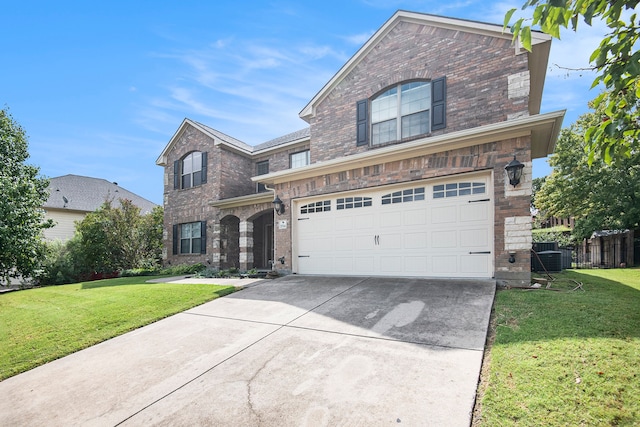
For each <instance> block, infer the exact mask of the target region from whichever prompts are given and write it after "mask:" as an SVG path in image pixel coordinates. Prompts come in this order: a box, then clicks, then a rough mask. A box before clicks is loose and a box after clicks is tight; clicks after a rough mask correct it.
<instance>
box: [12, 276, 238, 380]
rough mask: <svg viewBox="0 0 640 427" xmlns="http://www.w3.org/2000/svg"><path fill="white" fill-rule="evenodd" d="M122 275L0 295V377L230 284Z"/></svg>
mask: <svg viewBox="0 0 640 427" xmlns="http://www.w3.org/2000/svg"><path fill="white" fill-rule="evenodd" d="M154 278H158V277H124V278H118V279H108V280H98V281H95V282H85V283H76V284H71V285H61V286H51V287H45V288H37V289H29V290H25V291H20V292H11V293H8V294H3V295H0V325H2V326H1V327H0V380H3V379H5V378H8V377H10V376H13V375H16V374H18V373H20V372H24V371H27V370H29V369H32V368H34V367H36V366H38V365H42V364H44V363H46V362H49V361H51V360H54V359H58V358H60V357H62V356H65V355H68V354H70V353H73V352H75V351H78V350H81V349H83V348H86V347H89V346H91V345H94V344H97V343H99V342H101V341H104V340H107V339H109V338H113V337H115V336H117V335H121V334H123V333H125V332H128V331H131V330H133V329H136V328H139V327H141V326H144V325H147V324H149V323H152V322H155V321H156V320H159V319H162V318H164V317H167V316H170V315H172V314H176V313H179V312H181V311H184V310H187V309H189V308H191V307H195V306H197V305H200V304H202V303H204V302H207V301H211V300H213V299H215V298H218V297H220V296H223V295H227V294H229V293H231V292H233V291H234V290H235V288H233V287H230V286H217V285H202V284H200V285H185V284H172V283H159V284H157V283H154V284H150V283H145V281H146V280H150V279H154Z"/></svg>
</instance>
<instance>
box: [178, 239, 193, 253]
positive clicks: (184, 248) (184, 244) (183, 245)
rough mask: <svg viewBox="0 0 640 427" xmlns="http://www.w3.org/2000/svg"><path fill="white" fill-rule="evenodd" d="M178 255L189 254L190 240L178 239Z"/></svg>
mask: <svg viewBox="0 0 640 427" xmlns="http://www.w3.org/2000/svg"><path fill="white" fill-rule="evenodd" d="M180 253H181V254H188V253H191V240H190V239H180Z"/></svg>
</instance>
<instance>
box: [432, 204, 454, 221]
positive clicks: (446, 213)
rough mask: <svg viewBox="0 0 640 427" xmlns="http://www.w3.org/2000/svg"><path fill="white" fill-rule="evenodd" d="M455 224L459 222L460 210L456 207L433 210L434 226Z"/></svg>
mask: <svg viewBox="0 0 640 427" xmlns="http://www.w3.org/2000/svg"><path fill="white" fill-rule="evenodd" d="M455 222H458V209H457V207H456V206H443V207H433V208H431V223H432V224H452V223H455Z"/></svg>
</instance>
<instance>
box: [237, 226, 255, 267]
mask: <svg viewBox="0 0 640 427" xmlns="http://www.w3.org/2000/svg"><path fill="white" fill-rule="evenodd" d="M252 268H253V222H252V221H240V270H245V271H246V270H251V269H252Z"/></svg>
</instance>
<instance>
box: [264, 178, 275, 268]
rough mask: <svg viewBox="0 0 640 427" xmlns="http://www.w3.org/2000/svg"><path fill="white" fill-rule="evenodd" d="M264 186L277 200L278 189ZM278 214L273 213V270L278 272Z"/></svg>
mask: <svg viewBox="0 0 640 427" xmlns="http://www.w3.org/2000/svg"><path fill="white" fill-rule="evenodd" d="M262 185H264V188H266V189H267V190H269V191H272V192H273V198H274V199H275V198H276V189H275V188H269V186H267V184H262ZM276 248H277V245H276V213H275V211H274V212H273V259H272V260H271V270H272V271H275V270H276Z"/></svg>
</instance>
